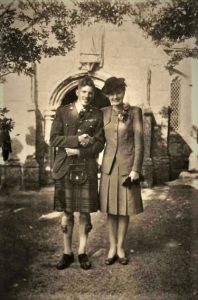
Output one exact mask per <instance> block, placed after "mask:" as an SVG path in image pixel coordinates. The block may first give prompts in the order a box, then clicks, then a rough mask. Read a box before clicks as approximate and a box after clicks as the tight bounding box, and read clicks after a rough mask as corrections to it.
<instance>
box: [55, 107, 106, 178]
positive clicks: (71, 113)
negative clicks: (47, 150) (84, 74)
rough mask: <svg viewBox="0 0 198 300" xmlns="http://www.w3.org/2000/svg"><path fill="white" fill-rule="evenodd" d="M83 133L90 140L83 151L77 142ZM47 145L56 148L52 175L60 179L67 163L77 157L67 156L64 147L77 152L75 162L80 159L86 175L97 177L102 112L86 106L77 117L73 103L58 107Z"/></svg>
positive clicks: (65, 170)
mask: <svg viewBox="0 0 198 300" xmlns="http://www.w3.org/2000/svg"><path fill="white" fill-rule="evenodd" d="M84 133H87V134H89V135H90V136H91V137H94V138H93V142H92V144H90V145H89V146H87V147H86V148H83V147H82V146H81V145H80V144H79V142H78V136H79V135H82V134H84ZM50 144H51V146H52V147H56V148H57V153H56V157H55V161H54V166H53V172H52V176H53V178H54V179H60V178H62V177H63V176H64V175H65V174H66V173H67V171H68V168H69V164H70V163H73V162H75V160H76V159H77V157H74V156H67V155H66V152H65V149H64V148H66V147H67V148H74V149H79V150H80V157H79V158H78V161H79V160H80V161H82V160H84V161H85V162H86V164H87V166H88V173H90V174H88V175H90V176H91V174H92V173H93V172H94V174H95V173H96V174H97V163H96V158H97V157H98V154H99V152H101V151H102V150H103V148H104V131H103V118H102V112H101V111H100V110H98V109H97V108H95V107H93V106H89V107H88V109H87V110H86V112H84V113H83V116H81V115H79V114H78V112H77V110H76V106H75V104H74V103H71V104H69V105H65V106H60V107H58V109H57V111H56V115H55V118H54V121H53V123H52V127H51V133H50Z"/></svg>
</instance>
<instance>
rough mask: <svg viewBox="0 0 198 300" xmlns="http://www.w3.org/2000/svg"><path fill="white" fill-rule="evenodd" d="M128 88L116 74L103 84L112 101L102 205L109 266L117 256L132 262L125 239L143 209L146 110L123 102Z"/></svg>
mask: <svg viewBox="0 0 198 300" xmlns="http://www.w3.org/2000/svg"><path fill="white" fill-rule="evenodd" d="M125 89H126V84H125V80H124V79H123V78H116V77H111V78H109V79H107V80H106V82H105V85H104V87H103V93H104V94H105V95H106V96H107V97H108V98H109V100H110V102H111V106H109V107H105V108H103V120H104V132H105V139H106V146H105V150H104V156H103V161H102V168H101V170H102V174H101V183H100V208H101V211H102V212H104V213H107V214H108V228H109V242H110V249H109V252H108V257H107V259H106V260H105V263H106V264H107V265H111V264H113V263H114V262H115V261H116V260H117V259H118V260H119V263H120V264H123V265H125V264H127V263H128V258H127V257H126V254H125V250H124V242H125V238H126V233H127V228H128V223H129V217H130V216H132V215H134V214H138V213H141V212H142V211H143V205H142V198H141V190H140V184H139V180H140V177H141V168H142V162H143V152H144V143H143V122H142V111H141V109H140V108H139V107H136V106H130V105H129V104H124V103H123V99H124V95H125ZM123 183H124V185H123Z"/></svg>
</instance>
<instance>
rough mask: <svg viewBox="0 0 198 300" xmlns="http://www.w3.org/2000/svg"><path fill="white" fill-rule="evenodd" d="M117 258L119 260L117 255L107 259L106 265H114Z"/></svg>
mask: <svg viewBox="0 0 198 300" xmlns="http://www.w3.org/2000/svg"><path fill="white" fill-rule="evenodd" d="M117 258H118V257H117V255H114V256H113V257H110V258H106V259H105V265H107V266H110V265H113V264H114V263H115V262H116V260H117Z"/></svg>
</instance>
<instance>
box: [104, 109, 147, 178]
mask: <svg viewBox="0 0 198 300" xmlns="http://www.w3.org/2000/svg"><path fill="white" fill-rule="evenodd" d="M112 109H113V108H112V107H111V106H109V107H105V108H103V109H102V110H103V119H104V132H105V139H106V146H105V150H104V156H103V162H102V172H103V173H105V174H110V173H111V169H112V166H113V162H114V159H115V158H116V160H117V162H118V164H119V170H120V174H121V175H123V176H124V175H127V176H128V175H129V173H130V172H131V171H132V170H133V171H136V172H139V173H140V172H141V168H142V162H143V154H144V141H143V123H142V111H141V109H140V108H139V107H136V106H129V109H128V118H127V120H126V121H125V122H124V125H123V126H125V129H124V133H123V134H122V135H121V136H119V140H118V132H117V130H118V123H117V124H112V120H111V116H112ZM117 122H118V121H117ZM120 122H122V121H120Z"/></svg>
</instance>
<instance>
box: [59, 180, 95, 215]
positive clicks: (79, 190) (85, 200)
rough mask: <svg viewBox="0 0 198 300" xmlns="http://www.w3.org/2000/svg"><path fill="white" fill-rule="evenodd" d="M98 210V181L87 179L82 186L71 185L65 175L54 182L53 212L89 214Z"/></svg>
mask: <svg viewBox="0 0 198 300" xmlns="http://www.w3.org/2000/svg"><path fill="white" fill-rule="evenodd" d="M98 209H99V199H98V180H97V177H96V178H92V179H88V180H87V181H86V182H85V183H84V184H82V185H75V184H72V183H71V182H70V181H69V180H68V178H67V174H66V175H65V176H64V177H63V178H61V179H57V180H55V192H54V210H56V211H66V212H69V213H71V212H82V213H91V212H96V211H97V210H98Z"/></svg>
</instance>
